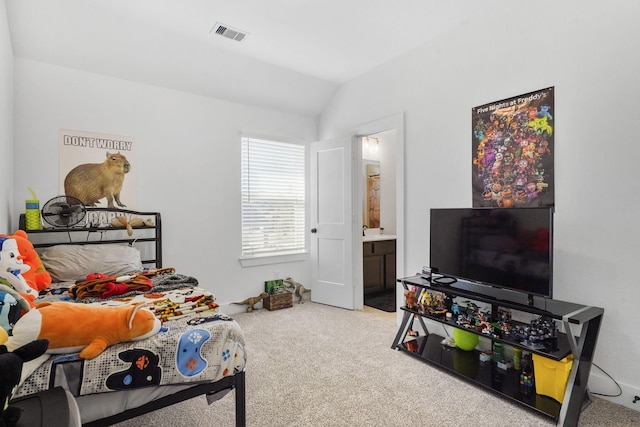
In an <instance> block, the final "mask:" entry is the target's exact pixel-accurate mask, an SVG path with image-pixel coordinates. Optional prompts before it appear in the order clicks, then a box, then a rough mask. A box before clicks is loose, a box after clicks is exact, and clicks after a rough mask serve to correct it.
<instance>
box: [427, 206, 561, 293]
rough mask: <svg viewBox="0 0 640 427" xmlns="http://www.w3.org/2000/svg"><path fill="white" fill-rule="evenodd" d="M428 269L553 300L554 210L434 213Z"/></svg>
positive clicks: (450, 211)
mask: <svg viewBox="0 0 640 427" xmlns="http://www.w3.org/2000/svg"><path fill="white" fill-rule="evenodd" d="M430 222H431V223H430V232H431V234H430V251H429V254H430V260H429V263H430V264H429V265H430V266H431V267H432V268H434V267H435V268H437V269H438V274H440V275H442V278H441V279H440V280H441V281H442V282H446V280H447V279H448V278H453V279H461V280H464V281H468V282H475V283H479V284H481V285H488V286H492V287H498V288H503V289H510V290H513V291H518V292H522V293H525V294H527V295H529V297H530V298H531V296H532V295H537V296H542V297H546V298H552V297H553V208H520V209H517V208H514V209H506V208H453V209H431V221H430Z"/></svg>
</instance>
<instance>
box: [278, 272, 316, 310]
mask: <svg viewBox="0 0 640 427" xmlns="http://www.w3.org/2000/svg"><path fill="white" fill-rule="evenodd" d="M283 284H284V286H285V287H286V288H293V294H294V295H296V296H297V297H298V303H299V304H304V294H305V292H311V289H307V288H305V287H304V286H302V284H301V283H298V282H296V281H295V280H293V279H292V278H291V277H287V278H286V279H284V281H283Z"/></svg>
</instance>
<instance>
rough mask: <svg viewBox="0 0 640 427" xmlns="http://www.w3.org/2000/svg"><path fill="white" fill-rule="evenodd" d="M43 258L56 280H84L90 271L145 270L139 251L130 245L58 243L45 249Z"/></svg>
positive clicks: (111, 273)
mask: <svg viewBox="0 0 640 427" xmlns="http://www.w3.org/2000/svg"><path fill="white" fill-rule="evenodd" d="M40 259H41V260H42V263H43V264H44V266H45V268H46V269H47V271H48V272H49V274H51V278H52V279H53V281H54V282H70V281H74V280H84V279H85V277H86V276H87V274H89V273H102V274H107V275H110V276H120V275H123V274H128V273H133V272H135V271H142V261H141V258H140V251H139V250H138V249H136V248H134V247H133V246H129V245H118V244H104V245H58V246H52V247H50V248H47V249H46V250H44V251H43V252H42V254H41V255H40Z"/></svg>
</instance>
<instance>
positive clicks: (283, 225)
mask: <svg viewBox="0 0 640 427" xmlns="http://www.w3.org/2000/svg"><path fill="white" fill-rule="evenodd" d="M305 246H306V245H305V147H304V145H300V144H291V143H286V142H278V141H267V140H263V139H256V138H246V137H243V138H242V257H243V258H251V257H261V256H262V257H263V256H273V255H290V254H299V253H303V252H305V250H306V247H305Z"/></svg>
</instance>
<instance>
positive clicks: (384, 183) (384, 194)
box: [360, 128, 398, 312]
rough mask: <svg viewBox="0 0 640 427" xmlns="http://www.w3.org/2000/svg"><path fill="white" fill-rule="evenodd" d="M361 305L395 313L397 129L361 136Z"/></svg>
mask: <svg viewBox="0 0 640 427" xmlns="http://www.w3.org/2000/svg"><path fill="white" fill-rule="evenodd" d="M361 144H362V162H361V163H362V168H361V177H360V181H361V185H360V193H361V200H362V208H361V209H362V284H363V303H364V305H366V306H369V307H373V308H376V309H379V310H382V311H386V312H395V311H396V307H397V304H396V300H397V298H396V279H397V268H396V266H397V240H398V231H397V230H398V227H397V212H398V202H397V197H396V196H397V193H398V186H397V180H396V177H397V175H398V173H397V165H398V161H397V151H398V150H397V130H396V129H395V128H392V129H385V130H383V131H379V132H373V133H368V134H366V135H364V136H362V137H361Z"/></svg>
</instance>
